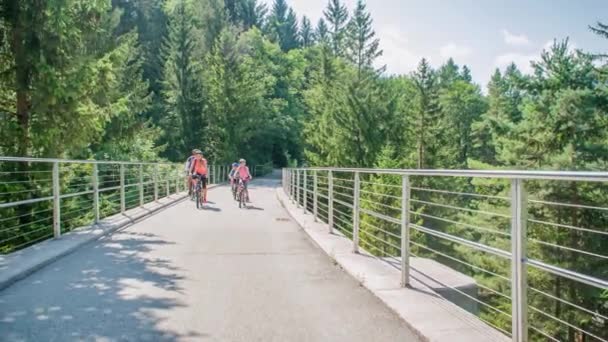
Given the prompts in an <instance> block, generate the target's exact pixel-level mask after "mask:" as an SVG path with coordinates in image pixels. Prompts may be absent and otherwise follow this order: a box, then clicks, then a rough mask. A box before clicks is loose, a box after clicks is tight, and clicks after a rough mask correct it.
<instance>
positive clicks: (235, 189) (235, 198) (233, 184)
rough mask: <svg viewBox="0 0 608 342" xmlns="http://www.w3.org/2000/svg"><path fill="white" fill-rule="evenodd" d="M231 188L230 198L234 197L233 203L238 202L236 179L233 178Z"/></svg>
mask: <svg viewBox="0 0 608 342" xmlns="http://www.w3.org/2000/svg"><path fill="white" fill-rule="evenodd" d="M231 187H232V197H234V200H235V201H238V198H237V192H238V189H239V184H238V182H237V181H236V178H234V179H233V180H232V184H231Z"/></svg>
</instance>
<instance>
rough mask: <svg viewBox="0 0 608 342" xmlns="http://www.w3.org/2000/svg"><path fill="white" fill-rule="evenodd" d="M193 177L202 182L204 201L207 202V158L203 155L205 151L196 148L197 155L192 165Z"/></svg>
mask: <svg viewBox="0 0 608 342" xmlns="http://www.w3.org/2000/svg"><path fill="white" fill-rule="evenodd" d="M190 174H191V175H192V178H194V179H197V180H198V181H200V182H202V186H203V203H206V202H207V159H205V158H204V157H203V152H201V151H200V150H196V156H195V158H194V160H193V162H192V165H191V166H190Z"/></svg>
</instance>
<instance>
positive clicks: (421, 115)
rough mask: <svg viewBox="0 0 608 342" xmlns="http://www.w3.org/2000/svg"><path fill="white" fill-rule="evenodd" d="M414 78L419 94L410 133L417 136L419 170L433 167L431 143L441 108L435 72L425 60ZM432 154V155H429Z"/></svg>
mask: <svg viewBox="0 0 608 342" xmlns="http://www.w3.org/2000/svg"><path fill="white" fill-rule="evenodd" d="M412 78H413V80H414V84H415V85H416V89H417V94H416V102H415V112H414V113H413V116H412V117H411V123H410V132H411V133H412V134H413V135H415V136H416V160H417V167H418V168H419V169H424V168H428V167H429V166H431V164H432V163H431V162H432V160H433V159H434V158H433V155H432V154H433V152H434V151H436V148H435V146H434V145H433V143H432V142H431V139H434V137H435V136H436V135H435V133H436V130H437V124H438V122H437V120H438V115H439V108H438V105H437V101H438V99H437V97H438V93H437V91H438V89H437V85H436V75H435V71H434V70H433V69H432V68H431V66H430V65H429V63H428V61H427V60H426V59H425V58H423V59H422V60H421V61H420V64H418V69H417V70H416V71H415V72H414V73H413V75H412ZM429 154H431V155H429Z"/></svg>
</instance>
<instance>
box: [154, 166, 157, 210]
mask: <svg viewBox="0 0 608 342" xmlns="http://www.w3.org/2000/svg"><path fill="white" fill-rule="evenodd" d="M154 201H155V202H158V164H154Z"/></svg>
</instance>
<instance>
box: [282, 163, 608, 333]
mask: <svg viewBox="0 0 608 342" xmlns="http://www.w3.org/2000/svg"><path fill="white" fill-rule="evenodd" d="M607 183H608V172H553V171H468V170H455V171H450V170H393V169H389V170H379V169H353V168H293V169H284V172H283V182H282V184H283V190H284V191H285V193H286V194H287V195H288V196H289V197H290V199H291V201H292V202H294V203H295V204H297V206H298V207H301V208H302V210H303V212H304V213H305V214H306V213H312V214H313V215H314V219H315V220H316V221H321V222H323V223H327V225H328V231H329V233H338V234H341V235H344V236H345V237H347V238H350V239H352V242H353V252H355V253H357V252H359V250H360V249H364V250H365V251H366V252H368V253H370V254H373V255H375V256H377V257H379V258H381V259H382V260H384V261H387V262H390V263H391V264H392V265H395V266H396V267H398V268H400V270H401V281H402V285H403V286H410V285H411V284H412V278H415V279H416V280H424V279H426V278H428V277H427V276H425V270H424V269H415V268H414V267H413V266H412V259H411V258H430V259H435V260H437V261H439V262H441V263H442V264H444V265H446V266H448V267H450V268H451V269H453V270H456V271H458V272H461V273H463V274H465V275H468V276H469V277H471V278H473V279H474V281H475V286H476V293H474V294H471V293H470V292H466V291H463V290H462V289H461V288H458V287H450V285H449V284H448V282H445V283H442V284H443V285H444V286H446V287H449V288H450V289H451V290H452V292H451V293H452V294H454V293H456V294H458V295H459V296H461V297H462V298H464V299H466V300H467V301H471V302H474V303H475V305H476V306H479V308H480V309H479V312H476V314H477V315H478V317H479V318H480V319H482V320H483V321H484V322H486V323H487V324H489V325H490V326H492V327H494V328H496V329H498V330H499V331H501V332H503V333H504V334H506V335H509V336H511V337H512V340H513V341H516V342H523V341H577V342H578V341H604V342H606V341H608V229H607V228H608V207H606V203H607V202H608V186H607ZM434 281H436V282H442V281H443V280H442V279H434ZM452 299H453V298H452ZM438 324H440V322H439V323H438Z"/></svg>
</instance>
